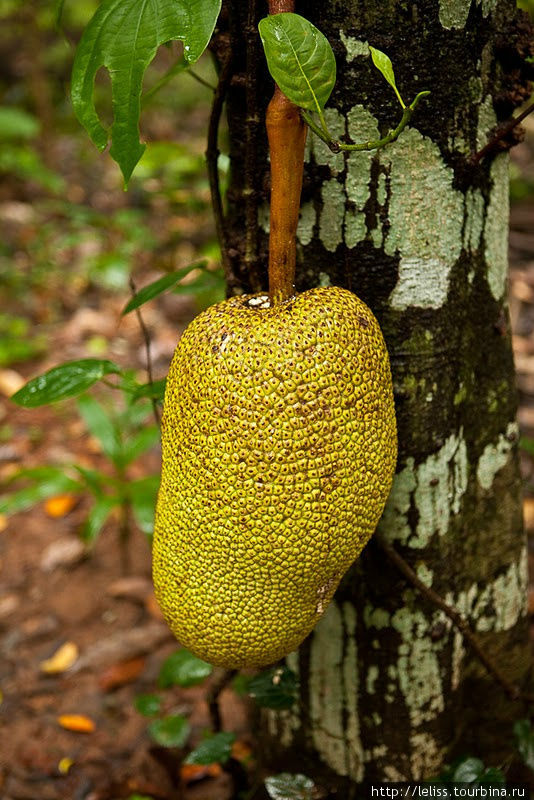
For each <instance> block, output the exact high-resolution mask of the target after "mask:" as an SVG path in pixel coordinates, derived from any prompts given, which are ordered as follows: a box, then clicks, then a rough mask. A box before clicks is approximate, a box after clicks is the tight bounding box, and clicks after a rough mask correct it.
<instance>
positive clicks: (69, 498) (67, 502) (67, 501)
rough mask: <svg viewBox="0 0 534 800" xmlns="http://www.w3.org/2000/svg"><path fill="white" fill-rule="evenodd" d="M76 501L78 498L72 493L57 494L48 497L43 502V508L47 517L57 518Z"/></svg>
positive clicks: (70, 509)
mask: <svg viewBox="0 0 534 800" xmlns="http://www.w3.org/2000/svg"><path fill="white" fill-rule="evenodd" d="M77 502H78V498H77V497H76V496H75V495H73V494H58V495H56V496H55V497H49V498H48V500H47V501H46V502H45V504H44V510H45V513H46V514H48V516H49V517H52V518H53V519H58V518H60V517H64V516H66V514H68V513H69V511H72V509H73V508H74V506H75V505H76V503H77Z"/></svg>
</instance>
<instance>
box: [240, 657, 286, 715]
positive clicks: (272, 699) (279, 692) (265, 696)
mask: <svg viewBox="0 0 534 800" xmlns="http://www.w3.org/2000/svg"><path fill="white" fill-rule="evenodd" d="M248 692H249V694H250V696H251V697H253V698H254V700H255V701H256V703H257V704H258V705H259V706H261V707H263V708H273V709H278V710H280V709H284V708H291V707H292V706H293V705H294V704H295V702H296V700H297V697H298V682H297V676H296V675H295V673H294V672H293V671H292V670H290V669H288V667H277V668H275V669H269V670H267V671H266V672H261V673H260V674H259V675H255V676H254V678H252V679H251V680H250V682H249V685H248Z"/></svg>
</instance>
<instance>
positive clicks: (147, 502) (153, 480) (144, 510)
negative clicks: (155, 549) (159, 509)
mask: <svg viewBox="0 0 534 800" xmlns="http://www.w3.org/2000/svg"><path fill="white" fill-rule="evenodd" d="M159 481H160V477H159V475H150V476H149V477H148V478H140V480H138V481H132V482H131V483H130V502H131V503H132V510H133V513H134V516H135V520H136V522H137V524H138V525H139V527H140V529H141V530H142V531H143V533H145V534H146V535H147V536H152V534H153V533H154V511H155V507H156V497H157V494H158V488H159Z"/></svg>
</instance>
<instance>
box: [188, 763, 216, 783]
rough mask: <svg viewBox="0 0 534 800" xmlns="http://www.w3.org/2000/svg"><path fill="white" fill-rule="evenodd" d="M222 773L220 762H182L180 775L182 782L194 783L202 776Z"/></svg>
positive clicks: (206, 776) (213, 776) (214, 776)
mask: <svg viewBox="0 0 534 800" xmlns="http://www.w3.org/2000/svg"><path fill="white" fill-rule="evenodd" d="M221 773H222V767H221V765H220V764H182V766H181V767H180V777H181V779H182V780H183V782H184V783H196V781H201V780H204V778H217V777H218V776H219V775H220V774H221Z"/></svg>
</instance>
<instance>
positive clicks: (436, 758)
mask: <svg viewBox="0 0 534 800" xmlns="http://www.w3.org/2000/svg"><path fill="white" fill-rule="evenodd" d="M258 5H259V9H258V12H259V15H260V16H263V15H264V14H265V13H266V9H265V7H263V5H262V4H258ZM228 11H229V15H228V19H229V24H230V33H231V37H232V39H233V51H234V58H235V61H234V68H235V71H236V75H235V76H234V79H233V81H232V85H231V88H230V92H229V97H228V119H229V127H230V155H231V160H232V173H231V175H232V177H231V182H230V188H229V192H228V231H229V244H230V251H229V252H230V258H231V260H232V268H233V277H232V287H231V288H232V291H239V290H249V289H251V288H252V289H258V288H260V287H261V288H266V285H265V281H266V268H265V264H266V261H265V255H266V246H267V241H266V234H265V231H266V229H267V225H268V214H267V199H266V198H267V190H268V169H267V164H266V152H265V136H264V133H263V131H262V130H261V128H259V127H258V124H257V121H256V120H258V119H260V118H261V116H262V112H263V110H264V108H265V105H266V103H267V101H268V99H269V97H270V95H271V93H272V84H271V83H270V82H269V81H268V80H267V78H266V75H265V68H264V66H263V65H262V60H261V53H260V52H259V48H258V43H257V41H256V40H255V36H254V35H253V33H252V34H251V27H250V22H251V17H252V18H253V17H254V13H253V12H254V8H253V4H252V3H250V4H249V7H248V9H247V4H245V3H239V2H238V1H237V0H234V2H231V3H229V8H228ZM297 11H300V13H302V14H304V15H305V16H306V17H308V18H309V19H310V20H311V21H312V22H314V23H315V24H316V25H317V26H318V27H319V28H320V29H321V30H322V31H323V32H324V33H325V34H326V36H327V37H328V39H329V41H330V43H331V44H332V46H333V48H334V52H335V54H336V59H337V64H338V80H337V84H336V88H335V90H334V93H333V96H332V98H331V100H330V101H329V103H328V108H327V111H326V118H327V121H328V124H329V127H330V128H331V129H332V131H333V132H334V133H335V135H336V136H338V137H344V136H348V137H349V139H350V140H352V141H366V140H368V139H372V138H379V135H383V134H384V133H385V132H387V130H388V129H390V128H392V127H394V126H395V125H396V124H397V122H398V120H399V117H400V108H399V106H398V104H397V101H396V99H395V96H394V93H393V91H392V90H391V89H390V88H389V87H388V85H387V84H386V83H385V82H384V80H383V79H382V77H381V76H380V74H379V73H378V72H377V71H376V69H374V68H373V66H372V64H371V59H370V58H369V57H368V56H369V49H368V45H369V44H372V45H373V46H375V47H377V48H379V49H380V50H383V51H385V52H386V53H387V54H388V55H389V56H390V57H391V59H392V61H393V65H394V68H395V75H396V79H397V85H398V87H399V89H400V92H401V94H402V95H403V97H404V100H405V102H410V101H411V100H412V99H413V97H414V96H415V94H416V93H417V92H418V91H421V90H423V89H430V90H431V92H432V94H431V96H430V97H429V98H428V100H426V101H425V102H424V103H421V105H420V106H419V107H418V109H417V111H416V113H415V115H414V117H413V119H412V122H411V125H410V127H409V128H408V129H407V130H405V131H404V132H403V134H402V135H401V136H400V138H399V139H398V141H396V142H395V143H393V144H391V145H389V146H388V147H386V148H385V149H384V150H381V151H380V152H378V153H376V152H375V153H365V152H364V153H351V154H342V153H341V154H337V155H335V154H333V153H331V152H330V151H329V150H328V148H327V147H326V146H325V145H324V144H323V143H322V142H321V141H319V140H318V139H317V138H316V137H313V136H312V135H311V134H309V152H308V155H307V163H306V174H305V181H304V189H303V198H302V208H301V216H300V223H299V230H298V266H297V288H298V289H299V290H302V289H306V288H309V287H311V286H316V285H323V286H324V285H329V284H335V285H341V286H345V287H347V288H349V289H351V290H352V291H354V292H355V293H356V294H357V295H359V296H360V297H361V298H362V299H363V300H364V301H365V302H366V303H367V304H368V305H369V306H370V307H371V308H372V309H373V311H374V312H375V314H376V316H377V317H378V319H379V321H380V324H381V326H382V330H383V332H384V335H385V338H386V341H387V344H388V349H389V353H390V357H391V364H392V370H393V377H394V385H395V393H396V407H397V418H398V431H399V460H398V468H397V475H396V478H395V482H394V486H393V490H392V493H391V496H390V499H389V501H388V503H387V506H386V510H385V512H384V516H383V519H382V521H381V523H380V530H381V531H382V533H383V535H384V537H386V538H387V540H388V541H389V542H391V543H392V544H394V546H395V547H396V548H397V549H398V551H399V552H400V553H401V554H402V556H403V557H404V558H405V559H406V561H408V562H409V563H410V564H411V565H412V567H413V569H414V570H416V572H417V575H418V576H419V577H420V578H421V579H422V580H423V581H424V582H425V583H426V584H427V585H428V586H432V588H433V589H434V590H435V591H436V592H438V593H439V594H440V595H441V596H442V597H443V598H445V599H446V600H447V601H448V602H449V603H450V604H452V605H454V606H455V607H456V608H457V609H458V610H459V611H460V612H461V613H462V614H463V615H465V617H466V618H467V619H468V620H469V622H470V624H471V626H472V628H473V629H474V630H475V631H476V633H477V636H478V637H479V639H480V641H481V642H482V644H483V646H484V648H485V650H486V651H487V653H488V654H489V655H490V656H491V657H492V658H493V659H494V660H495V662H496V664H497V665H498V666H499V667H500V669H501V670H502V671H503V672H504V673H505V675H506V676H507V678H508V679H509V680H510V681H511V682H513V683H517V684H519V685H522V684H524V683H525V681H526V679H527V677H528V675H527V673H528V669H529V662H530V653H529V649H528V643H527V642H528V638H527V625H526V609H525V598H526V579H527V577H526V569H527V559H526V548H525V538H524V535H523V532H522V521H521V501H520V488H521V487H520V476H519V470H518V460H517V441H518V428H517V424H516V422H515V413H516V392H515V388H514V371H513V360H512V349H511V337H510V330H509V325H508V311H507V302H506V270H507V227H508V154H507V152H499V153H498V154H495V153H491V154H490V155H489V156H488V157H487V158H485V159H484V160H482V161H481V162H480V163H475V164H473V163H472V162H471V161H470V156H471V154H472V153H474V152H476V151H477V150H478V149H480V148H481V147H482V146H483V145H484V144H485V143H486V141H487V137H488V134H489V133H490V132H491V131H492V129H493V128H494V126H495V124H496V122H497V121H498V120H500V119H507V118H508V117H509V116H510V114H511V112H512V111H513V108H514V107H515V106H516V105H517V104H518V103H519V102H520V101H521V100H522V99H523V98H524V96H525V93H526V89H525V74H524V73H522V71H521V70H522V64H523V62H522V57H524V55H526V54H527V53H528V48H529V41H531V34H530V35H529V30H528V24H527V22H526V19H525V18H523V17H522V16H520V15H519V16H518V14H517V12H516V9H515V2H514V1H513V0H476V2H475V0H473V1H472V2H470V0H439V3H438V0H419V2H410V3H406V2H402V0H387V1H386V2H384V1H383V0H369V2H365V3H362V2H360V0H333V2H331V3H325V2H323V1H322V0H321V1H319V0H313V1H312V2H307V3H304V2H302V3H301V4H300V7H299V4H298V3H297ZM247 25H248V27H247ZM247 33H248V35H247ZM247 43H248V44H247ZM247 118H248V120H249V123H248V127H247ZM251 120H252V122H251ZM256 206H257V208H256ZM252 211H253V215H254V218H255V215H256V213H257V216H258V220H259V226H260V235H259V237H256V235H255V234H254V236H252V240H253V241H252V245H251V236H250V234H249V236H248V237H247V238H246V237H244V235H243V231H244V229H245V223H246V218H247V215H248V218H249V220H250V218H251V215H252ZM245 238H246V247H247V248H248V251H247V252H246V253H245ZM251 246H253V248H254V252H253V253H252V254H251ZM252 262H253V263H254V265H255V267H254V269H253V270H252V271H251V270H250V265H251V263H252ZM288 663H289V664H290V666H292V667H293V668H294V669H295V670H296V671H297V672H298V673H299V676H300V685H301V689H300V691H301V703H300V706H299V710H298V711H294V712H293V711H292V712H282V713H278V714H274V713H272V714H270V715H269V717H268V719H267V725H266V727H267V730H268V736H267V742H266V749H267V752H268V753H269V756H270V757H271V759H272V760H273V761H274V762H275V763H276V764H277V766H278V767H279V768H280V767H281V766H286V767H289V768H290V769H293V771H299V772H307V773H308V774H310V775H315V776H317V774H318V772H320V771H322V772H323V781H324V780H325V778H324V776H327V777H326V782H327V783H328V785H329V786H330V791H331V792H332V793H333V795H332V796H337V795H335V791H338V792H339V796H340V797H349V796H351V794H350V792H351V791H353V788H354V786H355V785H356V784H358V783H360V782H362V781H372V780H405V779H418V778H423V777H428V776H431V775H435V774H437V773H438V772H439V771H440V767H441V765H442V764H443V763H444V762H445V761H448V760H450V759H451V757H452V756H453V755H454V754H455V753H463V754H470V755H478V756H480V757H482V758H483V759H484V760H485V761H486V762H487V763H488V764H492V765H496V764H498V763H499V762H500V759H501V756H502V752H503V750H508V751H509V749H510V740H511V725H512V721H513V720H514V719H516V718H517V717H518V715H520V714H521V713H522V709H521V707H520V706H519V707H518V704H517V703H512V702H510V701H509V700H508V698H506V696H505V695H504V694H503V692H502V689H501V688H500V687H499V686H497V685H496V684H495V683H494V681H493V679H492V678H490V677H489V676H488V674H487V673H486V671H485V670H484V668H483V667H482V666H481V665H480V664H479V663H478V661H477V660H476V658H475V657H474V656H473V655H472V653H471V652H470V651H469V648H468V647H467V645H466V643H465V642H464V641H463V639H462V636H461V635H460V634H459V633H458V631H457V630H456V629H455V628H454V627H452V626H451V623H450V620H449V619H448V618H447V617H446V616H445V615H444V613H443V612H442V611H439V610H437V609H436V608H435V607H434V606H432V605H431V604H430V603H429V602H428V600H426V599H425V598H424V597H423V596H422V595H421V594H420V593H419V592H418V591H417V590H416V589H414V588H413V587H412V586H411V585H409V584H408V583H407V582H406V581H405V580H404V579H403V578H402V577H401V575H400V574H399V573H398V572H397V571H396V569H395V567H394V566H392V565H391V564H390V563H389V562H388V560H387V559H386V557H385V555H384V553H383V551H382V550H380V548H379V547H378V546H377V544H376V542H374V541H373V540H371V543H370V544H369V545H368V546H367V548H366V550H365V552H364V554H363V555H362V556H361V558H360V559H359V561H358V562H357V563H356V564H355V566H354V567H353V568H352V569H351V570H350V571H349V573H348V574H347V576H346V577H345V579H344V580H343V582H342V585H341V587H340V589H339V591H338V592H337V594H336V596H335V599H334V601H333V602H332V604H331V606H330V608H329V610H328V611H327V613H326V614H325V616H324V618H323V619H322V620H321V622H320V623H319V625H318V626H317V628H316V629H315V631H314V632H313V634H312V635H311V636H310V637H309V639H308V640H307V641H306V642H305V643H304V645H303V646H302V647H301V649H300V651H299V652H298V654H292V655H291V656H290V657H289V659H288ZM319 765H321V766H320V768H319ZM335 787H337V788H335ZM350 787H352V788H350Z"/></svg>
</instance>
